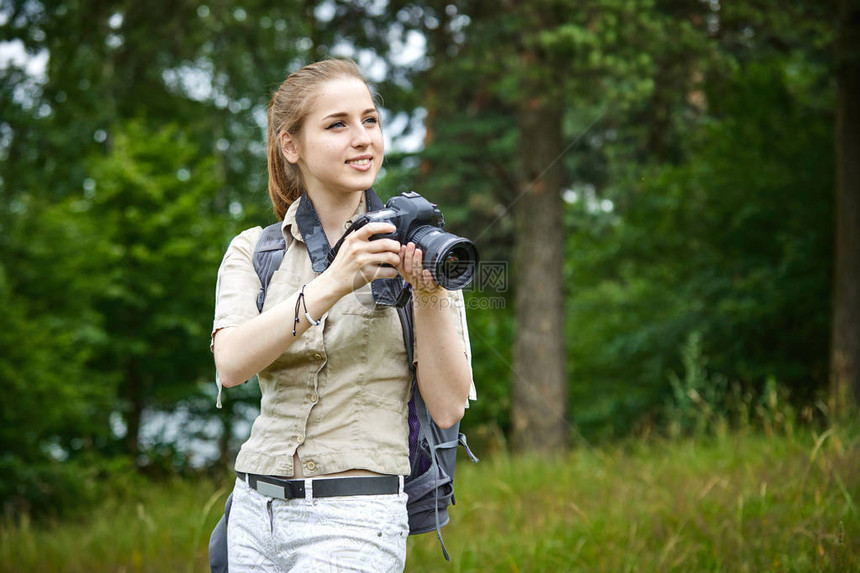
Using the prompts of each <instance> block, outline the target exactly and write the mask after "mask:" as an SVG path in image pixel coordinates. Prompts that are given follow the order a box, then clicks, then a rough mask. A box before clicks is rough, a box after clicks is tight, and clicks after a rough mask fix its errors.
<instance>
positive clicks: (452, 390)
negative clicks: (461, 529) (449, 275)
mask: <svg viewBox="0 0 860 573" xmlns="http://www.w3.org/2000/svg"><path fill="white" fill-rule="evenodd" d="M268 123H269V128H268V169H269V195H270V197H271V200H272V204H273V207H274V210H275V213H276V214H277V216H278V218H279V220H281V221H282V231H283V236H284V239H285V241H286V250H285V253H284V258H283V262H282V263H281V265H280V267H279V270H278V271H276V272H275V274H274V275H273V277H272V281H271V283H270V285H269V287H268V290H267V294H266V298H265V305H264V307H263V311H262V312H258V310H257V306H256V301H257V295H258V292H259V290H260V280H259V278H258V276H257V274H256V272H255V270H254V267H253V262H252V256H253V252H254V247H255V245H256V243H257V241H258V239H259V237H260V235H261V233H262V229H261V228H260V227H255V228H253V229H248V230H246V231H244V232H242V233H241V234H239V235H238V236H237V237H236V238H234V239H233V241H232V242H231V244H230V246H229V248H228V250H227V252H226V254H225V255H224V260H223V262H222V264H221V268H220V269H219V272H218V286H217V294H216V309H215V321H214V326H213V334H212V348H213V351H214V355H215V364H216V368H217V371H218V375H219V379H220V385H222V386H225V387H229V386H234V385H236V384H241V383H242V382H244V381H245V380H248V379H249V378H251V377H253V376H254V375H255V374H259V380H260V387H261V391H262V402H261V411H260V415H259V417H258V418H257V419H256V420H255V422H254V425H253V427H252V430H251V435H250V438H249V439H248V440H247V442H245V444H244V445H243V446H242V448H241V450H240V452H239V455H238V458H237V461H236V472H237V480H236V484H235V488H234V491H233V505H232V510H231V513H230V517H229V522H228V557H229V569H230V570H231V571H245V570H249V569H251V568H252V567H253V568H255V570H263V571H340V570H349V571H374V572H378V571H402V570H403V567H404V564H405V558H406V537H407V535H408V533H409V531H408V521H407V513H406V496H405V494H404V493H403V486H402V484H403V476H405V475H407V474H408V473H409V471H410V465H409V445H408V432H409V430H408V427H407V426H408V424H407V405H408V400H409V396H410V392H411V387H410V383H411V373H410V369H409V367H410V365H409V364H408V361H407V357H406V356H407V354H406V349H405V346H404V341H403V332H402V329H401V326H400V321H399V318H398V316H397V312H396V310H395V309H394V308H392V307H385V306H380V305H376V304H374V294H373V292H372V289H371V284H370V283H371V281H373V280H375V279H394V278H397V277H398V276H402V277H403V278H404V279H405V280H406V281H407V282H409V283H410V284H411V288H412V291H413V301H414V302H413V305H414V317H415V318H414V333H415V349H414V351H415V361H416V363H417V379H418V385H419V387H420V389H421V395H422V397H423V398H424V400H425V402H426V403H427V407H428V410H429V411H430V414H431V415H432V416H433V419H434V420H435V421H436V423H437V424H439V425H440V426H442V427H447V426H451V425H453V424H455V423H456V422H457V421H458V420H459V419H460V418H461V417H462V415H463V411H464V407H465V406H466V405H467V399H468V398H469V397H473V396H472V394H473V386H472V374H471V366H470V358H469V356H470V351H469V348H468V335H467V333H466V325H465V314H464V312H463V305H462V295H461V293H460V292H459V291H457V292H447V291H445V290H444V289H442V288H441V287H440V286H439V285H438V284H437V283H436V282H435V281H434V280H433V278H432V276H431V274H430V272H429V271H427V270H423V268H422V253H421V251H420V250H418V249H416V248H415V246H414V245H413V244H411V243H410V244H408V245H401V244H399V243H398V242H397V241H394V240H392V239H377V240H370V237H371V236H372V235H375V234H381V233H390V232H393V231H394V227H393V225H390V224H388V223H370V224H367V225H366V226H364V227H362V228H360V229H359V230H357V231H355V232H353V233H351V234H350V235H348V236H347V238H346V239H345V240H344V242H343V244H342V246H341V248H340V250H339V251H338V253H337V256H336V257H335V258H334V260H332V261H331V263H330V264H329V263H328V261H327V260H322V259H324V258H325V255H326V254H327V253H321V252H320V249H319V248H318V247H319V245H321V244H322V245H324V247H323V248H322V250H324V251H327V250H328V249H329V247H330V245H333V244H334V243H335V242H337V240H338V239H339V238H340V237H341V235H342V234H343V232H344V230H345V229H346V228H347V227H349V225H350V224H351V222H352V220H354V219H355V218H356V217H358V216H360V215H361V214H363V213H364V212H366V211H367V209H368V202H369V201H373V203H374V204H376V203H378V198H376V196H375V195H373V191H372V190H371V189H370V188H371V186H372V184H373V182H374V180H375V178H376V175H377V174H378V173H379V169H380V167H381V166H382V162H383V157H384V149H383V148H384V145H383V138H382V130H381V126H380V121H379V110H378V109H377V106H376V104H375V102H374V98H373V96H372V94H371V91H370V89H369V87H368V85H367V83H366V81H365V80H364V78H363V77H362V75H361V73H360V71H359V70H358V68H357V66H356V65H355V64H354V63H353V62H351V61H349V60H340V59H332V60H325V61H322V62H317V63H315V64H311V65H309V66H307V67H305V68H302V69H301V70H299V71H298V72H296V73H294V74H291V75H290V76H289V77H288V78H287V79H286V80H285V81H284V82H283V84H281V86H280V87H279V88H278V90H277V92H276V93H275V94H274V96H273V97H272V100H271V103H270V105H269V117H268ZM315 269H317V270H315Z"/></svg>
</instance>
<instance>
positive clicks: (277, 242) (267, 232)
mask: <svg viewBox="0 0 860 573" xmlns="http://www.w3.org/2000/svg"><path fill="white" fill-rule="evenodd" d="M286 248H287V242H286V241H285V240H284V234H283V231H281V222H280V221H278V222H277V223H272V224H271V225H269V226H268V227H266V228H265V229H263V234H262V235H260V239H259V240H258V241H257V246H256V247H254V259H253V260H254V270H255V271H257V276H258V277H259V278H260V292H259V293H258V294H257V311H259V312H263V303H265V302H266V291H267V290H268V288H269V282H270V281H271V280H272V275H274V274H275V271H276V270H278V268H279V267H280V266H281V261H283V260H284V250H285V249H286Z"/></svg>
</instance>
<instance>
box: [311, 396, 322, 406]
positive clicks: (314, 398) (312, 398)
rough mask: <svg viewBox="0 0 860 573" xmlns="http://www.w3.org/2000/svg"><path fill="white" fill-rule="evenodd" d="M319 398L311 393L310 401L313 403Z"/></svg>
mask: <svg viewBox="0 0 860 573" xmlns="http://www.w3.org/2000/svg"><path fill="white" fill-rule="evenodd" d="M319 399H320V397H319V396H317V395H316V394H311V402H313V403H314V404H316V403H317V400H319Z"/></svg>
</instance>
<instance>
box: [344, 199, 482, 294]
mask: <svg viewBox="0 0 860 573" xmlns="http://www.w3.org/2000/svg"><path fill="white" fill-rule="evenodd" d="M368 223H390V224H392V225H394V227H395V231H394V232H393V233H387V234H376V235H373V236H371V237H370V238H371V240H375V239H383V238H386V239H394V240H395V241H397V242H399V243H400V244H401V245H405V244H407V243H410V242H411V243H413V244H414V245H415V246H416V247H417V248H419V249H421V251H422V253H423V254H424V258H423V265H424V268H425V269H428V270H429V271H430V272H431V273H432V275H433V278H434V279H435V280H436V282H437V283H439V284H440V285H441V286H442V287H444V288H446V289H448V290H457V289H461V288H463V287H464V286H466V285H468V284H469V283H470V282H471V281H472V278H473V277H474V276H475V269H476V267H477V264H478V250H477V248H476V247H475V245H474V243H472V241H470V240H468V239H465V238H463V237H458V236H457V235H454V234H452V233H446V232H445V231H443V230H442V227H443V225H444V224H445V219H444V217H443V216H442V212H441V211H440V210H439V209H438V208H437V207H436V205H434V204H433V203H431V202H430V201H428V200H427V199H425V198H424V197H422V196H421V195H419V194H418V193H416V192H414V191H408V192H406V193H401V194H400V195H398V196H396V197H392V198H391V199H389V200H388V202H387V203H386V204H385V207H384V208H383V209H379V210H377V211H369V212H367V213H365V214H364V215H362V216H361V217H359V218H358V219H356V220H355V222H354V223H353V224H352V225H351V226H350V227H349V229H347V230H346V232H345V233H344V236H343V237H341V239H340V241H338V243H337V244H336V245H335V246H334V249H333V250H332V258H334V255H336V254H337V251H338V249H339V248H340V245H341V243H342V241H343V239H344V237H346V236H347V235H349V233H351V232H352V231H355V230H357V229H360V228H361V227H363V226H365V225H366V224H368Z"/></svg>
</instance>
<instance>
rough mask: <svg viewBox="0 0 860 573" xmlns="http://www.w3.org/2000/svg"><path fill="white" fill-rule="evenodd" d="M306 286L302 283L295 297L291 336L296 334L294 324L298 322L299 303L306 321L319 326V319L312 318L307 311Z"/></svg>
mask: <svg viewBox="0 0 860 573" xmlns="http://www.w3.org/2000/svg"><path fill="white" fill-rule="evenodd" d="M306 286H307V285H302V290H301V291H299V297H298V298H297V299H296V314H295V318H294V319H293V336H295V335H296V325H297V324H298V323H299V305H301V306H303V307H304V309H305V318H307V319H308V322H310V323H311V324H313V325H314V326H319V324H320V321H319V320H314V319H312V318H311V315H310V314H309V313H308V304H307V301H305V287H306Z"/></svg>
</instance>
